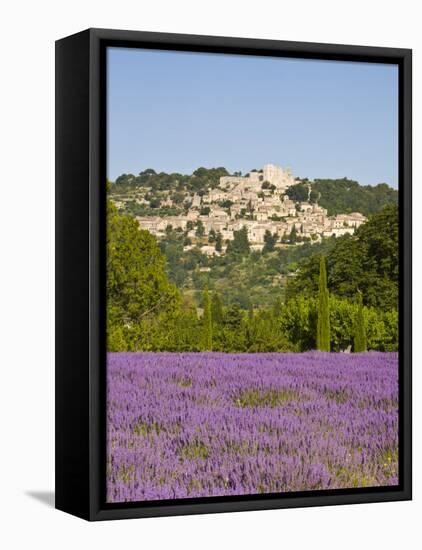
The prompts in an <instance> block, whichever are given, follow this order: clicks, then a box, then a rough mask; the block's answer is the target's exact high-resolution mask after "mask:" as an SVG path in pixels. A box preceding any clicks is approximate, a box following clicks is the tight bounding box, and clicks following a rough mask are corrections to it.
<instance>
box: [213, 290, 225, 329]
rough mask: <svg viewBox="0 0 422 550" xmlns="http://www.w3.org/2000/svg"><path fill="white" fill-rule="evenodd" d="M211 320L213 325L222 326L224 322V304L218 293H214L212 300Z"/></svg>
mask: <svg viewBox="0 0 422 550" xmlns="http://www.w3.org/2000/svg"><path fill="white" fill-rule="evenodd" d="M211 318H212V322H213V325H220V324H221V323H222V322H223V304H222V303H221V298H220V296H219V295H218V293H217V292H213V294H212V298H211Z"/></svg>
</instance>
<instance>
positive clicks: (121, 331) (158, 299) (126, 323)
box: [107, 201, 180, 351]
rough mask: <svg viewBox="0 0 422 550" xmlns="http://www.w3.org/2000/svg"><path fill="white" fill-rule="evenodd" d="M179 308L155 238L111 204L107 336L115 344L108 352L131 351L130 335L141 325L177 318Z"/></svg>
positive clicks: (178, 298) (177, 297)
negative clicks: (152, 320)
mask: <svg viewBox="0 0 422 550" xmlns="http://www.w3.org/2000/svg"><path fill="white" fill-rule="evenodd" d="M179 306H180V295H179V292H178V290H177V288H176V287H175V286H174V285H173V284H171V283H169V281H168V278H167V275H166V272H165V258H164V256H163V255H162V254H161V252H160V249H159V247H158V244H157V241H156V239H155V237H153V236H152V235H151V233H149V232H148V231H145V230H141V229H139V224H138V222H137V221H136V220H134V219H133V218H131V217H129V216H124V215H121V214H119V213H118V211H117V209H116V207H115V206H114V205H113V204H112V202H111V201H108V204H107V336H108V340H109V343H110V342H114V344H113V347H111V346H110V345H109V348H108V349H109V350H110V351H128V341H129V340H128V338H130V336H129V333H133V334H135V333H136V329H137V327H139V325H140V323H141V322H143V321H145V320H147V319H151V318H155V317H157V316H159V315H166V316H172V315H175V314H176V313H177V310H178V308H179ZM123 342H124V343H123ZM116 345H118V348H117V349H116V348H115V347H114V346H116Z"/></svg>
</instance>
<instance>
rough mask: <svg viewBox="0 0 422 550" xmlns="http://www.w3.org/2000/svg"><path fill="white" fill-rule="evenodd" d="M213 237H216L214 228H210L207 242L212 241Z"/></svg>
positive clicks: (213, 240)
mask: <svg viewBox="0 0 422 550" xmlns="http://www.w3.org/2000/svg"><path fill="white" fill-rule="evenodd" d="M215 239H216V234H215V231H214V229H211V230H210V232H209V234H208V242H209V243H214V242H215Z"/></svg>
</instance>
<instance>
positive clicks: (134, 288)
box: [107, 201, 398, 352]
mask: <svg viewBox="0 0 422 550" xmlns="http://www.w3.org/2000/svg"><path fill="white" fill-rule="evenodd" d="M107 228H108V230H107V271H108V277H107V298H108V308H107V309H108V315H107V323H108V349H109V350H110V351H137V350H139V351H140V350H151V351H164V350H168V351H204V350H205V351H207V350H216V351H227V352H232V351H237V352H243V351H245V352H246V351H248V352H261V351H306V350H309V349H315V348H318V349H325V350H328V349H329V350H331V351H343V350H346V349H350V348H351V349H352V350H354V351H363V350H365V349H370V350H380V351H391V350H396V349H397V347H398V209H397V206H396V205H390V206H386V207H384V208H383V209H382V210H381V211H379V212H378V213H376V214H373V215H371V216H370V218H369V220H368V222H367V223H366V224H364V225H362V226H361V227H360V228H359V229H358V230H357V231H356V233H355V235H353V236H345V237H341V238H337V239H335V238H330V239H326V240H323V241H322V243H320V244H313V245H311V244H303V245H301V246H289V247H286V248H283V249H280V250H274V249H272V247H271V244H269V246H267V247H266V248H264V250H263V251H262V252H251V251H250V249H249V246H248V242H247V237H246V239H245V235H244V234H243V235H242V234H239V235H237V238H236V239H235V241H234V242H233V244H232V245H231V249H230V250H229V251H228V253H227V254H226V255H225V256H224V257H220V258H207V257H205V256H203V255H202V254H201V253H200V251H198V250H195V249H193V250H192V251H189V253H188V254H187V253H183V239H184V238H185V236H184V235H183V232H177V231H173V230H172V229H171V228H169V230H168V232H167V235H166V238H165V239H164V240H163V241H162V242H161V243H160V244H159V243H158V242H157V241H156V239H155V238H154V237H153V236H152V235H151V234H150V233H149V232H148V231H145V230H141V229H140V228H139V225H138V222H137V221H136V220H134V219H133V218H132V217H130V216H128V215H124V214H121V213H119V212H118V211H117V209H116V207H115V206H114V205H113V204H112V202H111V201H108V223H107ZM239 233H241V232H239ZM321 327H323V328H321Z"/></svg>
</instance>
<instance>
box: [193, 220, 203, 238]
mask: <svg viewBox="0 0 422 550" xmlns="http://www.w3.org/2000/svg"><path fill="white" fill-rule="evenodd" d="M195 235H196V236H197V237H203V236H204V235H205V228H204V224H203V223H202V221H201V220H198V221H197V223H196V231H195Z"/></svg>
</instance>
